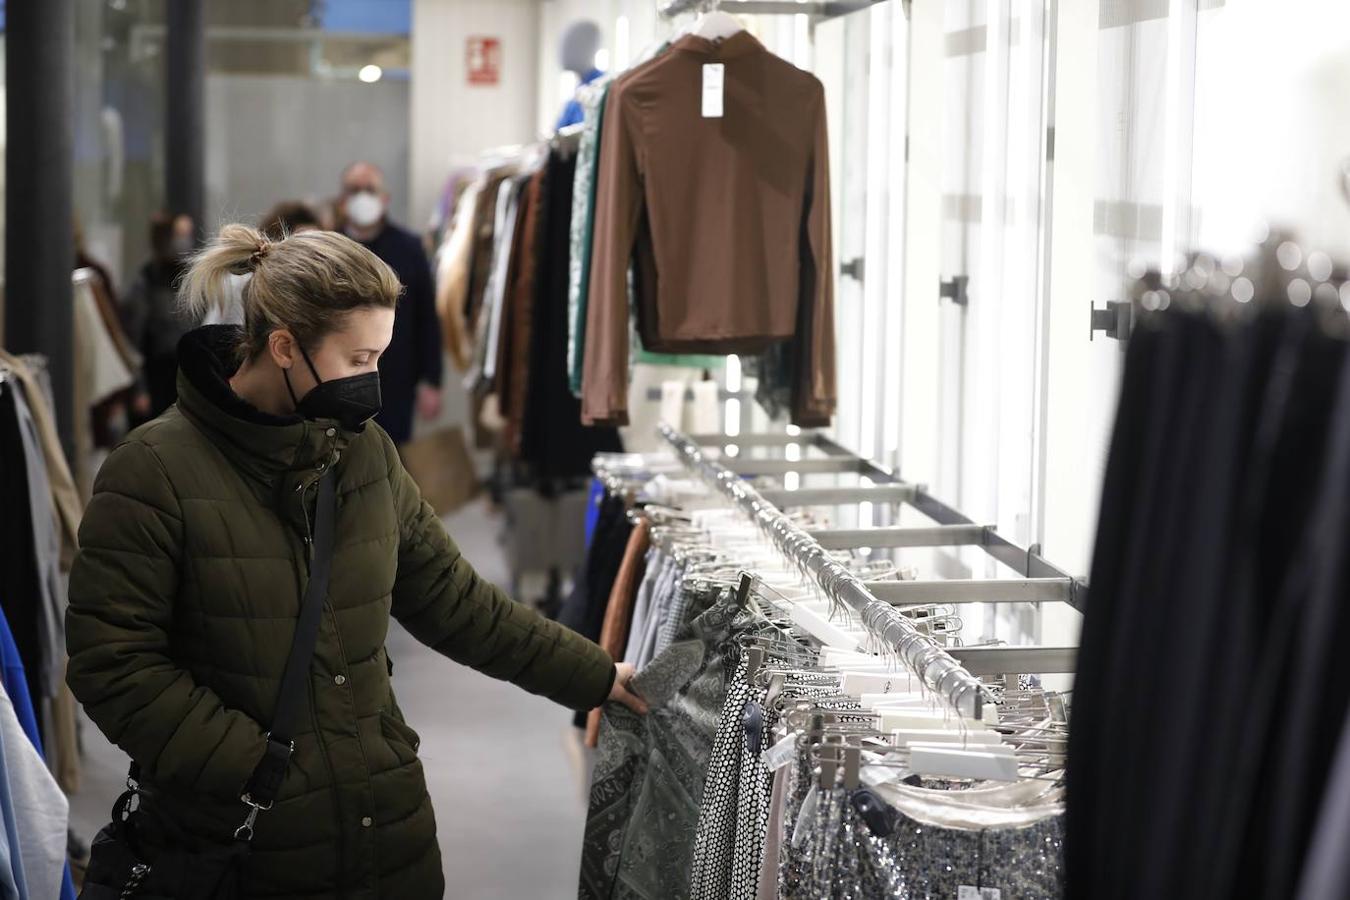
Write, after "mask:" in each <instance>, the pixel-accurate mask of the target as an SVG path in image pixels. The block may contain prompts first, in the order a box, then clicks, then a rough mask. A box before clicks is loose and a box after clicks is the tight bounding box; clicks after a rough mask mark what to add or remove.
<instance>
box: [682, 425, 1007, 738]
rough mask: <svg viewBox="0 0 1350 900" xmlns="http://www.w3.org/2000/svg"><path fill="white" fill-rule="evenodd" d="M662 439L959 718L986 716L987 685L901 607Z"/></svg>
mask: <svg viewBox="0 0 1350 900" xmlns="http://www.w3.org/2000/svg"><path fill="white" fill-rule="evenodd" d="M661 435H662V437H663V438H664V439H665V440H666V442H667V443H669V444H670V445H671V447H673V448H674V450H675V452H676V455H677V456H678V457H679V459H680V461H681V462H682V463H683V464H684V465H685V466H686V468H688V469H689V470H690V471H692V472H694V473H696V474H698V475H699V476H700V477H701V478H702V479H703V480H704V481H705V482H706V483H707V484H708V485H709V486H710V487H712V488H714V489H715V490H717V491H719V492H720V493H722V494H723V495H725V496H726V497H727V498H728V499H730V500H731V501H732V503H733V504H735V505H736V506H737V507H739V508H740V509H741V510H742V511H743V512H744V513H745V514H746V515H747V516H749V518H750V519H751V521H753V522H754V523H755V524H756V525H758V526H759V528H760V529H761V530H762V531H763V532H764V533H765V534H766V535H768V536H769V537H770V538H771V539H772V540H773V541H774V543H775V544H777V545H778V547H779V548H780V549H781V550H782V552H783V553H784V555H785V556H787V558H788V559H790V560H792V561H793V562H794V563H795V564H796V565H797V566H798V567H799V568H800V569H801V570H802V571H803V573H804V574H806V575H807V576H808V577H809V578H810V579H811V580H812V581H814V582H815V583H816V584H817V585H818V586H819V587H820V588H821V590H822V591H824V592H825V594H826V595H827V596H829V597H830V598H832V599H833V600H836V601H838V602H840V603H842V604H844V605H845V606H846V607H848V608H849V609H850V610H852V611H853V612H854V614H855V615H857V616H858V618H859V619H860V621H861V622H862V623H863V625H864V627H866V629H867V630H868V631H869V632H870V633H871V634H873V635H875V636H877V638H879V639H880V640H882V641H883V642H884V643H885V645H886V646H887V647H888V648H889V649H891V650H892V651H893V652H894V653H895V654H896V655H898V656H899V658H900V659H901V660H902V661H903V662H904V664H905V666H906V667H907V668H908V669H909V670H910V671H911V672H913V673H914V674H915V675H916V676H917V677H919V678H920V679H921V680H922V681H923V683H924V684H925V685H926V686H927V687H928V688H929V689H931V690H933V691H934V692H936V693H937V695H938V696H940V697H942V698H944V699H945V700H946V701H947V702H948V704H949V705H950V706H951V707H952V708H953V709H954V710H956V711H957V712H958V713H959V714H961V715H963V716H966V717H969V718H971V719H979V718H980V717H981V713H982V710H983V703H984V699H985V693H986V690H987V688H986V686H985V685H984V684H983V683H982V682H981V681H980V680H979V679H978V678H977V677H975V676H974V675H972V674H971V673H970V672H969V671H967V670H966V669H965V668H964V667H963V666H962V665H961V664H960V663H959V662H957V661H956V659H955V658H953V656H952V655H951V654H950V653H948V652H947V650H946V649H944V648H943V647H941V646H939V645H938V644H937V642H936V641H934V640H933V639H932V638H931V637H929V636H928V635H926V634H924V633H923V632H921V631H920V630H919V629H917V628H916V627H915V626H914V625H913V623H911V622H910V621H909V620H908V619H907V618H906V617H905V616H904V615H902V614H901V613H900V612H899V610H898V609H897V607H896V606H895V605H893V604H891V603H887V602H885V601H883V600H880V599H878V598H877V597H876V596H875V595H874V594H873V593H872V592H871V591H870V590H869V589H868V585H866V584H864V583H863V582H862V581H860V580H858V578H856V577H855V576H854V575H853V573H851V572H850V571H849V570H848V569H847V568H845V567H844V566H842V565H840V564H839V563H838V562H836V561H835V560H834V558H833V557H832V556H831V555H830V552H829V551H828V550H826V549H825V548H824V547H822V546H821V545H820V543H819V542H818V541H816V540H815V539H814V538H812V537H811V535H810V534H808V533H807V532H805V531H803V530H802V529H801V528H799V527H798V526H797V525H796V524H795V523H794V522H793V521H792V520H791V519H789V518H788V516H787V515H785V514H784V513H783V512H782V511H781V510H779V508H778V507H777V506H775V505H774V504H773V503H771V502H770V501H769V500H767V499H765V497H764V496H762V495H761V494H760V493H759V492H758V491H756V490H755V489H754V488H753V487H751V486H750V484H749V483H748V482H746V481H745V480H744V478H742V477H741V476H740V475H739V474H737V473H736V472H734V471H732V470H731V469H729V468H727V467H726V466H724V465H722V464H721V463H720V462H718V461H716V460H714V459H712V458H710V457H709V456H708V455H707V454H705V453H704V452H703V450H702V449H701V448H700V447H699V445H698V444H696V443H695V442H694V441H693V440H691V439H690V438H688V437H686V436H685V435H683V434H681V433H680V432H678V431H676V430H674V429H673V428H671V427H669V426H667V425H662V426H661ZM718 440H719V441H721V440H723V439H722V438H719V439H718Z"/></svg>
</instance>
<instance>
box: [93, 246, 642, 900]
mask: <svg viewBox="0 0 1350 900" xmlns="http://www.w3.org/2000/svg"><path fill="white" fill-rule="evenodd" d="M243 271H249V272H252V273H253V274H252V278H251V280H250V282H249V284H248V286H247V287H246V288H245V292H244V306H245V319H246V323H247V324H246V327H245V329H243V330H240V329H236V328H230V327H228V326H218V327H214V328H204V329H199V330H197V331H194V332H192V333H190V334H188V335H187V337H186V338H184V341H183V344H182V346H181V348H180V352H179V358H180V366H181V371H180V374H179V382H178V390H179V401H178V405H177V407H176V408H174V409H171V410H170V411H169V412H168V413H166V414H165V415H164V416H163V417H161V418H160V419H158V420H156V421H154V422H152V423H150V424H149V425H146V426H144V427H142V428H140V429H138V430H137V431H135V432H133V433H132V434H131V435H130V436H129V437H128V438H127V440H126V441H125V442H124V443H123V444H122V445H121V446H120V447H118V448H117V449H116V450H114V451H113V453H112V454H111V456H109V458H108V460H107V462H106V463H105V464H104V466H103V468H102V470H101V472H100V473H99V476H98V481H97V484H96V486H95V489H94V497H93V500H92V502H91V503H90V505H89V508H88V511H87V513H86V514H85V518H84V524H83V526H82V528H81V530H80V543H81V550H80V553H79V556H78V557H77V559H76V562H75V568H74V571H73V572H72V575H71V582H70V608H69V612H68V613H67V626H66V633H67V645H68V649H69V653H70V667H69V676H68V680H69V683H70V686H71V688H72V689H73V690H74V692H75V695H76V697H77V698H79V700H80V701H81V702H82V703H83V704H84V706H85V708H86V710H87V711H88V713H89V715H90V717H91V718H92V719H93V720H94V722H95V723H97V724H98V726H99V728H101V729H102V730H103V732H104V733H105V734H107V736H108V737H109V738H110V739H111V740H112V741H113V742H114V743H116V744H117V745H118V746H120V747H121V748H122V749H124V750H125V751H126V752H127V753H128V754H129V755H130V756H131V757H132V758H133V759H134V760H135V761H136V762H137V763H138V764H139V765H140V767H141V771H142V784H143V786H144V787H145V788H146V792H145V797H144V799H143V801H142V811H141V812H140V813H138V816H140V818H141V821H142V822H144V823H145V826H144V827H145V831H146V832H147V834H148V835H150V844H151V846H152V848H153V847H154V846H158V845H163V844H166V843H168V842H178V843H181V844H184V845H186V846H189V847H191V846H197V845H203V844H207V843H210V842H223V841H228V840H229V839H230V838H231V836H232V834H233V833H234V830H235V828H237V827H238V826H239V824H240V822H241V821H242V819H243V817H244V814H245V813H246V812H247V808H246V807H245V805H244V803H243V802H242V801H241V799H240V797H241V794H242V793H243V792H244V789H245V783H246V782H247V781H248V779H249V777H250V775H251V774H252V772H253V769H254V767H255V766H256V764H257V763H258V760H259V759H260V757H261V756H262V753H263V749H264V744H265V731H266V723H268V722H269V721H270V719H271V715H272V710H273V706H274V704H275V700H276V695H277V690H278V687H279V684H280V680H281V675H282V670H283V668H284V666H285V661H286V658H287V655H288V654H289V652H290V647H291V639H292V636H293V634H294V630H295V621H296V617H297V616H298V614H299V609H300V600H301V597H302V595H303V592H304V589H305V585H306V583H307V580H308V574H309V571H308V564H307V558H308V557H307V552H306V544H307V541H308V540H309V528H310V522H311V521H312V518H313V515H314V513H313V505H314V495H315V491H313V490H310V488H312V487H313V486H314V485H315V484H316V483H317V481H318V480H319V478H320V477H321V476H322V475H323V473H324V472H325V471H327V470H328V469H330V468H332V469H334V470H335V473H336V477H337V491H338V512H337V518H336V539H335V552H334V562H333V568H332V579H331V584H330V588H329V592H328V600H327V604H326V606H325V609H324V616H323V619H322V624H321V626H320V631H319V638H318V646H317V649H316V651H315V653H314V659H313V663H312V665H311V670H310V681H309V698H308V709H307V716H306V721H307V723H308V724H307V726H304V727H301V728H300V729H299V733H298V734H297V736H296V739H295V750H294V754H293V756H292V757H291V760H290V764H289V767H288V769H287V773H286V777H285V780H284V782H283V785H282V789H281V794H280V797H279V799H278V801H277V803H276V805H275V807H274V808H273V809H271V810H268V811H266V812H263V813H262V814H261V815H260V816H259V817H258V819H257V826H256V837H255V838H254V841H253V852H252V856H251V857H250V859H249V861H248V863H247V868H246V872H245V893H246V896H248V897H257V898H264V897H266V898H314V900H317V898H333V897H344V898H348V897H350V898H395V897H397V898H401V900H418V898H436V897H441V896H442V895H443V893H444V884H443V879H442V874H441V860H440V854H439V850H438V847H437V843H436V826H435V822H434V821H433V817H432V808H431V802H430V799H429V798H428V796H427V789H426V784H425V780H424V778H423V774H422V766H421V763H420V762H419V761H418V758H417V736H416V734H415V733H414V732H413V731H412V730H411V729H410V728H409V727H408V726H407V725H406V724H405V723H404V721H403V717H402V714H401V713H400V712H399V708H398V704H397V702H396V701H395V699H394V695H393V692H392V690H391V687H390V673H391V671H392V665H391V663H390V661H389V659H388V656H387V654H386V651H385V647H384V643H385V635H386V632H387V630H388V626H389V617H390V616H391V615H392V616H394V617H395V618H396V619H398V620H399V621H400V622H401V623H402V624H403V625H404V626H405V627H407V629H408V630H409V631H410V632H411V633H412V634H413V635H414V636H415V637H417V638H418V639H419V640H420V641H422V642H424V643H425V644H427V645H429V646H431V647H433V648H435V649H436V650H438V651H440V652H441V653H443V654H445V655H446V656H448V657H450V658H451V659H453V660H455V661H457V662H460V663H463V664H465V665H469V666H472V667H474V668H476V669H478V670H479V671H482V672H484V673H486V674H488V675H491V676H493V677H496V678H502V679H506V680H508V681H511V682H513V683H515V684H517V685H519V686H521V687H522V688H524V689H526V690H528V691H531V692H534V693H537V694H542V695H544V696H546V697H549V698H550V699H553V700H555V701H557V702H558V703H561V704H563V705H565V706H568V707H571V708H573V709H589V708H592V707H594V706H597V705H599V704H600V703H601V702H603V701H604V700H605V699H606V698H613V699H618V700H620V701H621V702H624V703H627V704H629V705H631V706H634V707H635V708H641V707H642V703H641V701H640V700H639V699H637V698H636V697H634V696H633V695H632V694H630V693H628V691H627V690H626V686H625V685H626V681H627V678H628V676H629V675H630V674H631V670H630V669H629V668H628V667H624V666H619V667H616V666H615V664H614V662H613V661H612V660H611V659H610V658H609V656H608V655H607V654H606V653H605V652H604V651H603V650H602V649H600V648H599V647H598V646H596V645H595V644H593V643H591V642H590V641H587V640H585V639H584V638H582V637H580V636H579V635H576V634H574V633H572V632H570V631H568V630H566V629H564V628H562V627H560V626H559V625H557V624H555V623H552V622H549V621H547V620H545V619H543V618H542V617H540V616H539V615H537V614H535V613H534V612H532V611H530V610H528V609H527V608H525V607H524V606H521V605H519V604H516V603H513V602H512V601H511V600H510V599H509V598H508V597H507V596H506V595H505V594H503V593H502V592H501V591H500V590H499V589H498V588H496V587H495V586H493V585H491V584H489V583H487V582H485V581H483V580H482V579H480V578H479V577H478V575H477V574H476V573H475V572H474V570H473V568H472V567H471V566H470V565H469V563H468V562H466V561H465V560H464V558H463V557H462V556H461V555H460V553H459V551H458V549H457V548H456V547H455V544H454V542H453V541H452V540H451V539H450V537H449V536H448V535H447V534H446V532H445V530H444V528H443V527H442V525H441V523H440V521H439V519H438V518H437V517H436V515H435V513H434V512H433V511H432V509H431V508H430V506H428V505H427V504H426V503H425V502H423V501H422V499H421V497H420V495H419V493H418V489H417V486H416V485H415V484H414V483H413V481H412V479H411V478H410V477H409V475H408V474H407V472H406V471H404V469H403V466H402V464H401V463H400V461H399V457H398V454H397V452H396V450H395V448H394V446H393V444H392V442H391V441H390V440H389V438H388V436H387V435H386V434H385V433H384V432H383V431H382V430H381V429H380V428H379V427H378V426H376V425H374V424H373V423H372V424H368V425H363V424H361V423H362V422H363V420H364V419H367V418H369V416H370V415H373V411H374V410H373V409H371V408H370V407H371V406H372V405H373V404H377V403H378V390H374V391H373V392H372V391H371V385H372V379H371V377H370V373H373V372H375V371H376V367H377V364H378V360H379V356H380V353H381V352H382V351H383V349H384V347H386V346H387V345H388V343H389V340H390V335H391V333H392V328H393V306H394V304H395V302H396V300H397V297H398V293H399V290H400V288H399V284H398V281H397V278H396V277H395V276H394V274H393V273H392V272H391V271H390V270H389V269H388V267H387V266H385V264H384V263H382V262H380V260H379V259H377V258H376V257H375V256H374V255H373V254H371V253H370V252H369V251H367V250H365V249H364V248H362V247H361V246H360V245H358V244H356V243H354V242H352V241H350V240H348V239H347V238H345V237H342V236H340V235H336V234H332V233H324V232H311V233H306V234H302V235H296V236H293V237H290V238H287V239H286V240H284V241H280V242H277V243H269V242H267V241H265V240H264V239H263V238H262V237H261V236H260V235H258V234H257V232H255V231H253V230H252V229H250V228H247V227H245V226H238V225H235V226H227V227H226V228H225V229H223V230H222V233H221V236H220V237H219V238H217V240H216V241H215V242H214V243H213V244H212V245H211V246H210V247H208V248H207V249H206V250H205V251H203V253H202V254H200V255H199V257H198V259H197V260H196V262H195V264H194V267H193V269H192V270H191V272H190V273H189V276H188V278H187V280H186V282H185V285H184V288H183V295H184V299H185V303H186V305H187V306H188V307H189V310H190V311H192V312H195V313H198V314H199V313H201V312H203V311H204V309H205V308H206V307H207V306H209V305H210V304H213V303H222V302H223V299H224V296H225V284H224V282H225V276H226V274H227V273H229V272H236V273H237V272H243ZM363 375H364V376H366V377H364V378H362V377H361V376H363ZM376 377H377V376H376ZM320 384H323V385H325V386H326V387H325V389H324V390H322V391H318V392H315V393H311V392H312V391H313V389H314V388H315V387H317V386H318V385H320ZM374 384H378V382H377V381H375V382H374ZM344 421H345V423H346V424H345V426H344V424H343V423H344ZM616 673H617V675H616ZM110 799H111V798H110Z"/></svg>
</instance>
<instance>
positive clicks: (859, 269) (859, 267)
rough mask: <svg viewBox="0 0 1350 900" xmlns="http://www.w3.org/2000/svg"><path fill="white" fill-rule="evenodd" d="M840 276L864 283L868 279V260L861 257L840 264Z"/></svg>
mask: <svg viewBox="0 0 1350 900" xmlns="http://www.w3.org/2000/svg"><path fill="white" fill-rule="evenodd" d="M839 274H840V275H841V276H843V277H846V278H852V279H853V280H854V281H862V280H863V279H864V278H866V277H867V260H865V259H863V258H862V257H861V256H855V257H853V258H852V259H850V260H848V261H847V262H844V263H840V264H839Z"/></svg>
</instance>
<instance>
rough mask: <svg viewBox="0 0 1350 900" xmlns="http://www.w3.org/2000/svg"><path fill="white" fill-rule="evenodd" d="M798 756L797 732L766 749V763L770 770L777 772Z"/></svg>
mask: <svg viewBox="0 0 1350 900" xmlns="http://www.w3.org/2000/svg"><path fill="white" fill-rule="evenodd" d="M796 758H797V735H796V733H795V732H794V733H792V734H789V735H788V736H787V737H785V738H783V739H782V740H781V741H779V742H778V743H776V744H774V745H773V746H772V747H770V748H769V749H768V750H765V751H764V765H765V767H766V768H767V769H768V770H769V771H770V772H777V771H778V770H779V769H781V768H783V766H786V765H787V764H788V763H790V762H792V761H793V760H794V759H796Z"/></svg>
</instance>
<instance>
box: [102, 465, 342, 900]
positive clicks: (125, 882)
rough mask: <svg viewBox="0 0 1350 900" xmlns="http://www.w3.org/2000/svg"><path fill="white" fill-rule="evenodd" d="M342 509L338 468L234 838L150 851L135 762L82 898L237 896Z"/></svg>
mask: <svg viewBox="0 0 1350 900" xmlns="http://www.w3.org/2000/svg"><path fill="white" fill-rule="evenodd" d="M336 514H337V484H336V479H335V476H334V474H333V470H332V469H329V471H328V473H327V474H326V475H324V477H323V478H322V479H321V480H320V482H319V500H318V508H317V510H316V514H315V522H314V544H313V564H312V565H311V567H310V578H309V585H308V586H307V587H306V589H305V596H304V599H303V601H302V602H301V605H300V619H299V621H298V622H297V623H296V628H295V639H294V640H293V641H292V642H291V653H290V656H289V657H288V658H287V659H286V671H285V673H284V674H283V675H282V677H281V691H280V693H279V694H278V695H277V706H276V710H275V712H274V714H273V716H272V730H271V731H269V732H268V734H267V749H266V752H265V753H264V754H263V758H262V760H261V761H260V762H259V763H258V766H257V768H255V769H254V770H253V776H252V777H251V778H250V779H249V782H248V785H247V787H246V789H245V793H244V795H243V796H242V797H240V798H239V800H240V802H241V803H243V804H244V806H245V808H246V809H247V813H246V814H245V818H244V822H243V824H242V825H240V826H239V828H238V830H237V831H235V833H234V840H232V841H230V842H229V843H227V844H221V845H219V846H214V847H210V848H208V849H205V850H173V849H171V850H164V851H159V852H156V853H155V854H154V858H153V859H151V858H149V856H148V855H147V854H146V853H145V852H144V849H143V848H142V847H141V846H140V841H139V839H138V835H137V833H136V825H137V820H136V810H137V808H138V804H139V798H140V791H141V789H140V784H139V781H140V768H139V766H137V765H136V763H134V762H133V763H132V764H131V771H130V773H128V775H127V791H126V793H124V794H122V796H121V797H119V798H117V802H116V803H115V804H113V810H112V822H111V823H109V824H108V825H107V826H106V827H104V828H103V829H102V830H101V831H99V833H98V836H97V837H95V838H94V842H93V844H92V846H91V847H90V848H89V868H88V871H87V873H86V875H85V880H84V888H83V890H81V891H80V900H130V898H136V900H231V898H234V897H238V896H239V891H240V886H241V881H242V874H243V865H244V861H245V860H246V859H247V858H248V854H249V845H250V842H251V841H252V840H253V824H254V822H255V821H256V820H257V818H258V813H260V812H264V811H266V810H268V809H271V808H272V804H273V803H274V802H275V801H276V798H277V794H278V793H279V792H280V790H281V781H282V779H283V778H284V777H285V776H286V766H287V764H288V763H289V762H290V758H291V753H292V751H294V749H295V744H294V742H293V741H292V740H291V736H292V735H294V734H295V726H296V724H297V720H298V719H299V716H300V712H301V709H302V707H303V703H304V697H305V693H306V687H307V684H306V683H307V682H308V680H309V668H310V663H311V662H312V661H313V658H314V647H315V644H316V643H317V642H318V639H319V622H320V620H321V619H322V617H323V604H324V598H325V597H327V595H328V579H329V574H330V573H331V571H332V564H333V531H334V522H333V520H334V519H335V518H336Z"/></svg>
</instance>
